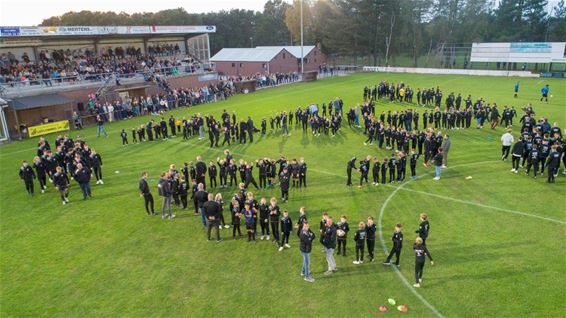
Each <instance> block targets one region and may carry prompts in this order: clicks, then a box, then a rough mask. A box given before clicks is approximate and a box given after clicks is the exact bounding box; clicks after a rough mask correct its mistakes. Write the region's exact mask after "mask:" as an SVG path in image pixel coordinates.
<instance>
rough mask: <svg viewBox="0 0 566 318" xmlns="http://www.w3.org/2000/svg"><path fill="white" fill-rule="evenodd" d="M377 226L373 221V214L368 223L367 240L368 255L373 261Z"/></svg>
mask: <svg viewBox="0 0 566 318" xmlns="http://www.w3.org/2000/svg"><path fill="white" fill-rule="evenodd" d="M376 231H377V227H376V226H375V223H374V222H373V216H369V217H368V223H367V225H366V241H367V245H368V257H369V261H370V262H373V260H374V259H373V250H374V249H375V232H376Z"/></svg>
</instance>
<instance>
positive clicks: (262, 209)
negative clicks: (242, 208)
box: [258, 198, 270, 241]
mask: <svg viewBox="0 0 566 318" xmlns="http://www.w3.org/2000/svg"><path fill="white" fill-rule="evenodd" d="M258 210H259V224H260V226H261V238H260V239H261V240H262V241H263V240H268V241H269V235H270V234H269V205H267V200H266V199H265V198H261V200H259V206H258Z"/></svg>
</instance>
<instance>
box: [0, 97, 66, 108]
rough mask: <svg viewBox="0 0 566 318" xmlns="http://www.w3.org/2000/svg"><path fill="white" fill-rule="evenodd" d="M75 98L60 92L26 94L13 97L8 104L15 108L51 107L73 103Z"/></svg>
mask: <svg viewBox="0 0 566 318" xmlns="http://www.w3.org/2000/svg"><path fill="white" fill-rule="evenodd" d="M72 102H73V99H71V98H69V97H67V96H63V95H59V94H49V95H37V96H26V97H18V98H13V99H11V100H9V101H8V105H9V106H10V107H11V108H13V109H15V110H23V109H31V108H39V107H49V106H57V105H64V104H69V103H72Z"/></svg>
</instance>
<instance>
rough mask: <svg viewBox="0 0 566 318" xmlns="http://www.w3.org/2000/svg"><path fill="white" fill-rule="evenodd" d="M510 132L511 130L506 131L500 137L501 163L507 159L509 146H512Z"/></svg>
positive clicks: (512, 140)
mask: <svg viewBox="0 0 566 318" xmlns="http://www.w3.org/2000/svg"><path fill="white" fill-rule="evenodd" d="M511 132H512V130H511V129H507V131H506V132H505V133H504V134H503V136H501V160H503V161H505V160H507V157H509V150H511V145H513V142H514V141H515V139H514V138H513V135H512V134H511Z"/></svg>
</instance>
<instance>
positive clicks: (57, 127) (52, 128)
mask: <svg viewBox="0 0 566 318" xmlns="http://www.w3.org/2000/svg"><path fill="white" fill-rule="evenodd" d="M62 130H69V121H68V120H62V121H56V122H53V123H48V124H43V125H38V126H31V127H28V132H29V134H28V135H29V136H30V137H35V136H43V135H47V134H50V133H54V132H58V131H62Z"/></svg>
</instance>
